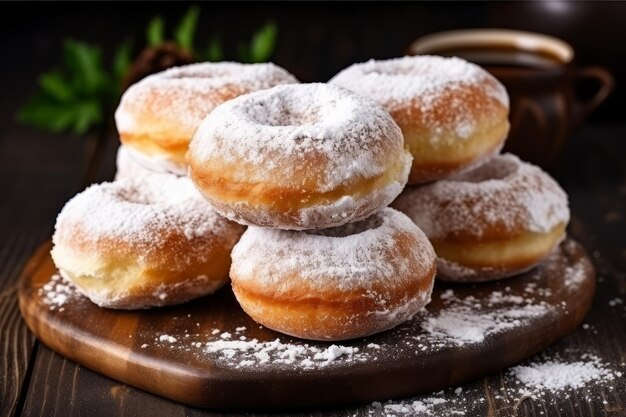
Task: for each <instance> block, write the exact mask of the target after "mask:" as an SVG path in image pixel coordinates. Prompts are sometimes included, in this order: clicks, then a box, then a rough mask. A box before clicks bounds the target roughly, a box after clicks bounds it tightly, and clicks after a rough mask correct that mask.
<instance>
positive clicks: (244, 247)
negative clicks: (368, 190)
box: [230, 208, 436, 341]
mask: <svg viewBox="0 0 626 417" xmlns="http://www.w3.org/2000/svg"><path fill="white" fill-rule="evenodd" d="M232 259H233V263H232V266H231V269H230V276H231V282H232V287H233V292H234V294H235V296H236V297H237V300H238V301H239V304H240V305H241V307H242V308H243V310H244V311H245V312H246V313H247V314H248V315H249V316H250V317H252V318H253V319H254V320H255V321H257V322H258V323H260V324H262V325H263V326H266V327H268V328H270V329H273V330H276V331H279V332H281V333H285V334H288V335H291V336H295V337H300V338H304V339H311V340H326V341H332V340H345V339H353V338H357V337H363V336H367V335H371V334H374V333H378V332H381V331H384V330H387V329H390V328H392V327H395V326H397V325H398V324H400V323H402V322H404V321H406V320H409V319H410V318H411V317H413V315H414V314H415V313H417V311H418V310H420V309H421V308H422V307H424V306H425V305H426V304H427V303H428V302H429V301H430V295H431V292H432V288H433V281H434V278H435V274H436V266H435V252H434V251H433V248H432V246H431V244H430V242H429V241H428V239H427V238H426V236H425V235H424V233H423V232H422V231H421V230H420V229H419V228H418V227H417V226H416V225H415V224H414V223H413V222H411V220H410V219H409V218H408V217H406V216H405V215H404V214H402V213H400V212H398V211H396V210H393V209H391V208H384V209H382V210H381V211H379V212H378V213H375V214H374V215H373V216H371V217H369V218H367V219H365V220H361V221H359V222H356V223H349V224H346V225H343V226H339V227H336V228H330V229H324V230H309V231H293V230H279V229H271V228H261V227H249V228H248V229H247V230H246V232H245V233H244V234H243V236H242V238H241V240H240V241H239V243H237V245H235V248H234V249H233V252H232Z"/></svg>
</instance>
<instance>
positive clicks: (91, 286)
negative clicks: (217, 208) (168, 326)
mask: <svg viewBox="0 0 626 417" xmlns="http://www.w3.org/2000/svg"><path fill="white" fill-rule="evenodd" d="M242 233H243V227H242V226H240V225H238V224H236V223H233V222H230V221H228V220H226V219H224V218H223V217H221V216H219V215H218V214H217V213H215V212H214V211H213V210H211V208H210V207H209V205H208V204H207V203H206V201H205V200H204V198H203V197H202V196H201V195H200V193H198V192H197V190H196V189H195V187H194V186H193V184H191V181H189V179H188V178H183V177H176V176H174V175H169V174H167V175H166V174H154V175H150V176H145V177H140V178H128V179H124V180H120V181H115V182H112V183H103V184H98V185H92V186H90V187H89V188H87V189H86V190H85V191H83V192H81V193H79V194H78V195H76V196H75V197H74V198H72V199H71V200H70V201H69V202H68V203H67V204H66V205H65V207H64V208H63V210H62V211H61V213H60V214H59V216H58V217H57V221H56V226H55V232H54V235H53V244H54V246H53V248H52V252H51V255H52V259H53V261H54V263H55V265H56V266H57V268H58V269H59V272H60V273H61V275H62V276H63V277H64V278H66V279H68V280H69V281H71V282H72V283H74V284H75V285H76V287H77V289H78V290H79V291H80V292H81V293H83V294H84V295H85V296H87V297H88V298H89V299H91V301H93V302H94V303H95V304H97V305H99V306H101V307H108V308H115V309H139V308H149V307H157V306H164V305H170V304H177V303H182V302H184V301H187V300H190V299H192V298H196V297H199V296H202V295H206V294H210V293H212V292H214V291H216V290H217V289H218V288H220V287H221V286H222V285H224V284H225V283H226V282H228V271H229V268H230V251H231V250H232V248H233V246H234V245H235V243H236V242H237V240H238V238H239V237H240V236H241V234H242Z"/></svg>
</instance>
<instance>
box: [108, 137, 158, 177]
mask: <svg viewBox="0 0 626 417" xmlns="http://www.w3.org/2000/svg"><path fill="white" fill-rule="evenodd" d="M115 162H116V167H117V171H116V173H115V179H116V180H121V179H124V178H134V177H141V176H145V175H152V174H155V171H153V170H151V169H149V168H147V167H146V166H144V165H143V164H141V163H139V162H138V161H137V160H136V159H135V157H134V156H133V153H132V151H129V150H128V148H127V147H126V146H124V145H120V147H119V148H118V149H117V157H116V159H115Z"/></svg>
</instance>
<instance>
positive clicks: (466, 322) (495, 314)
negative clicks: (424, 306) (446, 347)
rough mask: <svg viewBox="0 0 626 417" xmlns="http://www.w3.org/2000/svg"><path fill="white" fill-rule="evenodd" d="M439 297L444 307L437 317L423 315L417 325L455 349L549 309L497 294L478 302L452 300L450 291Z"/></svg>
mask: <svg viewBox="0 0 626 417" xmlns="http://www.w3.org/2000/svg"><path fill="white" fill-rule="evenodd" d="M441 298H442V300H443V301H444V303H445V305H446V306H445V308H442V309H441V311H440V312H439V313H438V314H434V315H433V314H430V313H427V314H424V315H423V316H422V317H421V319H422V324H421V325H422V328H423V329H424V330H425V331H426V332H427V333H428V334H429V335H430V336H431V337H434V338H435V339H440V340H443V341H445V342H447V343H452V344H455V345H457V346H463V345H466V344H472V343H481V342H482V341H483V340H485V338H487V337H489V336H490V335H493V334H497V333H501V332H503V331H505V330H507V329H512V328H515V327H519V326H521V325H522V323H523V322H526V321H528V320H529V319H532V318H534V317H538V316H543V315H545V314H546V312H547V311H548V310H549V308H550V306H549V305H548V304H547V303H546V302H544V301H540V302H537V301H536V300H535V299H534V298H531V297H528V298H524V297H521V296H519V295H513V294H506V293H503V292H501V291H494V292H492V293H491V294H490V295H489V297H488V298H487V299H481V300H479V299H477V298H475V297H474V296H467V297H463V298H460V297H456V296H455V295H454V291H453V290H447V291H446V292H444V293H443V294H442V295H441Z"/></svg>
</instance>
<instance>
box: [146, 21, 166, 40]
mask: <svg viewBox="0 0 626 417" xmlns="http://www.w3.org/2000/svg"><path fill="white" fill-rule="evenodd" d="M164 34H165V21H164V20H163V18H162V17H161V16H156V17H154V18H152V20H151V21H150V23H148V27H147V29H146V40H147V41H148V45H150V46H155V45H160V44H162V43H163V39H164V37H165V36H164Z"/></svg>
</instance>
